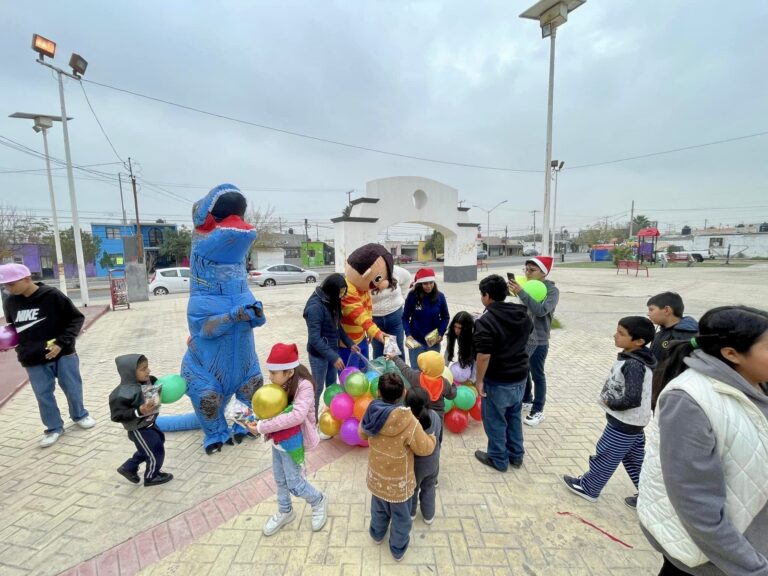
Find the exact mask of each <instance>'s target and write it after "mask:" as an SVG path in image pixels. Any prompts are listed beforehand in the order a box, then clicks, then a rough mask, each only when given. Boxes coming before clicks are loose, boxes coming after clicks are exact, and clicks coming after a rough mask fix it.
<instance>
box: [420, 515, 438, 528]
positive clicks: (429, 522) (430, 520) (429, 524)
mask: <svg viewBox="0 0 768 576" xmlns="http://www.w3.org/2000/svg"><path fill="white" fill-rule="evenodd" d="M422 520H424V524H426V525H427V526H431V525H432V522H434V521H435V517H434V516H432V518H422Z"/></svg>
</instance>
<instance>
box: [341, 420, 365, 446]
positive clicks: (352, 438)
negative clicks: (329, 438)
mask: <svg viewBox="0 0 768 576" xmlns="http://www.w3.org/2000/svg"><path fill="white" fill-rule="evenodd" d="M359 426H360V421H359V420H358V419H357V418H347V419H346V420H344V422H343V423H342V424H341V430H339V436H340V437H341V439H342V441H343V442H344V443H345V444H349V445H350V446H357V445H359V444H360V434H358V433H357V429H358V427H359Z"/></svg>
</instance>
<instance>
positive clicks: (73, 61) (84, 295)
mask: <svg viewBox="0 0 768 576" xmlns="http://www.w3.org/2000/svg"><path fill="white" fill-rule="evenodd" d="M32 49H33V50H34V51H35V52H37V53H38V55H39V57H38V59H37V63H38V64H41V65H43V66H46V67H48V68H50V69H51V70H53V71H54V72H56V74H57V76H58V79H59V100H60V102H61V127H62V129H63V131H64V158H65V160H66V162H67V181H68V184H69V201H70V203H71V204H72V235H73V236H74V240H75V256H76V258H77V275H78V279H79V281H80V299H81V300H82V303H83V306H88V281H87V279H86V275H85V259H84V258H83V241H82V238H81V237H80V217H79V214H78V211H77V197H76V195H75V178H74V175H73V173H72V154H71V153H70V150H69V130H68V128H67V107H66V103H65V102H64V79H63V77H64V76H67V77H68V78H72V79H74V80H77V81H78V82H79V81H80V77H81V76H82V75H83V74H84V73H85V69H86V68H87V67H88V62H86V61H85V60H84V59H83V58H82V57H81V56H79V55H77V54H72V57H71V58H70V60H69V65H70V67H72V72H73V73H72V74H69V73H68V72H64V70H62V69H60V68H57V67H56V66H53V65H52V64H49V63H48V62H45V61H44V58H45V57H46V56H48V57H50V58H53V57H54V55H55V53H56V43H55V42H53V41H51V40H48V39H47V38H43V37H42V36H40V35H39V34H34V35H33V36H32Z"/></svg>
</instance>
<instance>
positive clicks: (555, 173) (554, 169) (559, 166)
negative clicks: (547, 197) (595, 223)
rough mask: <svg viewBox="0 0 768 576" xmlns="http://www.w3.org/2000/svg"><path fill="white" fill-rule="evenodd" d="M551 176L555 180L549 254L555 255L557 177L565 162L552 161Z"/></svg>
mask: <svg viewBox="0 0 768 576" xmlns="http://www.w3.org/2000/svg"><path fill="white" fill-rule="evenodd" d="M550 166H551V171H552V175H553V176H554V178H555V197H554V201H553V202H552V204H553V206H552V249H551V250H550V251H549V253H550V254H553V255H554V254H555V251H556V250H555V248H556V247H557V243H556V242H555V230H557V176H558V175H559V174H560V170H562V169H563V166H565V162H558V161H557V160H552V162H551V163H550Z"/></svg>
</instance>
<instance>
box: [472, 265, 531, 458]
mask: <svg viewBox="0 0 768 576" xmlns="http://www.w3.org/2000/svg"><path fill="white" fill-rule="evenodd" d="M506 298H507V282H506V280H504V279H503V278H502V277H501V276H499V275H498V274H492V275H491V276H488V277H487V278H484V279H483V280H482V281H481V282H480V301H481V302H482V303H483V306H485V313H484V314H483V315H482V316H481V317H480V318H478V319H477V321H476V322H475V336H474V341H475V350H476V352H477V359H476V366H477V383H476V384H477V392H478V393H479V394H480V396H481V397H482V402H481V411H482V415H483V428H484V429H485V435H486V436H487V437H488V452H483V451H481V450H478V451H476V452H475V458H477V459H478V460H479V461H480V462H482V463H483V464H485V465H486V466H490V467H491V468H494V469H495V470H498V471H499V472H506V470H507V467H508V466H512V467H513V468H519V467H520V466H522V464H523V456H524V455H525V449H524V448H523V420H522V409H523V393H524V392H525V382H526V380H527V379H528V354H526V352H525V345H526V343H527V342H528V337H529V335H530V334H531V330H532V329H533V323H532V322H531V319H530V317H529V316H528V310H527V309H526V307H525V306H523V305H521V304H512V303H510V302H504V300H505V299H506Z"/></svg>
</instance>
